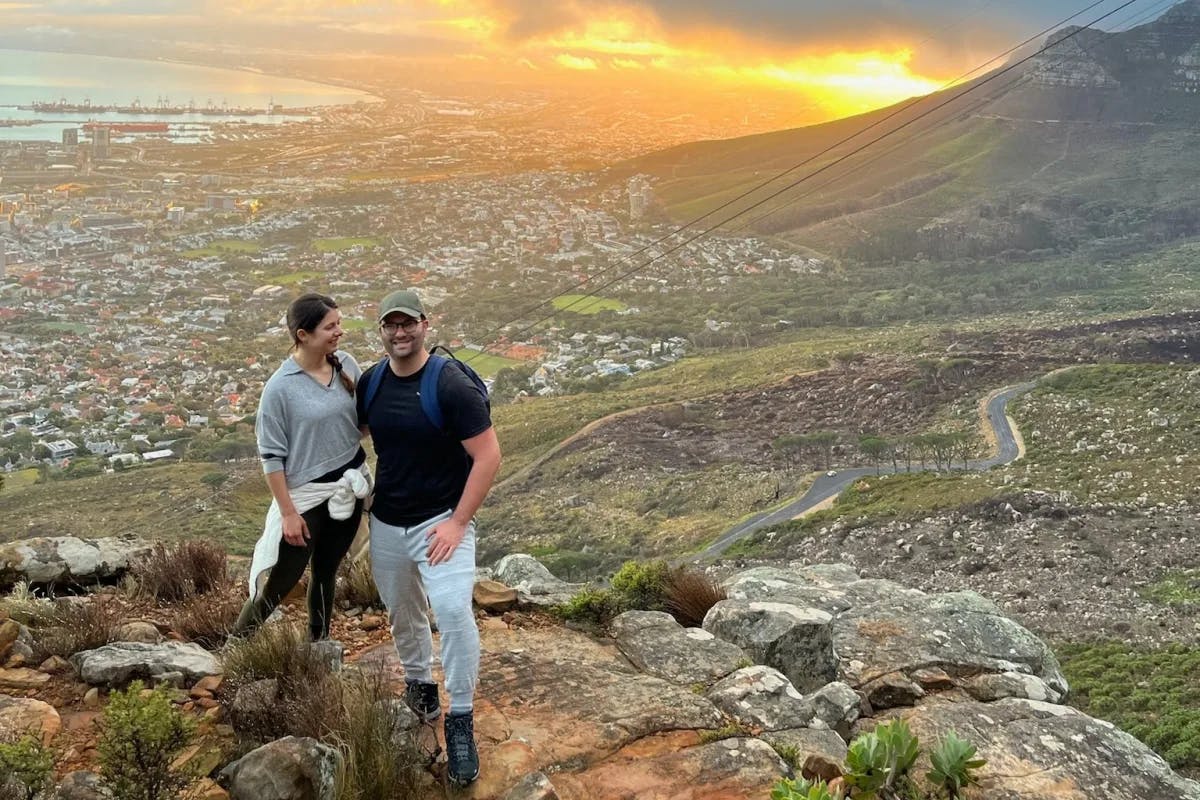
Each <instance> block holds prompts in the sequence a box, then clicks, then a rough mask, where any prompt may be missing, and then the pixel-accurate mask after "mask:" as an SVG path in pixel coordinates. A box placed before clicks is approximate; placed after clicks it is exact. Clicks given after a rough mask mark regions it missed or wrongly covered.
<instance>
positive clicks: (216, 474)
mask: <svg viewBox="0 0 1200 800" xmlns="http://www.w3.org/2000/svg"><path fill="white" fill-rule="evenodd" d="M228 480H229V473H228V472H221V471H220V470H213V471H212V472H206V473H204V474H203V475H201V476H200V482H201V483H203V484H204V485H205V486H207V487H208V488H210V489H212V490H213V493H214V494H215V493H216V492H217V491H218V490H219V489H220V488H221V487H222V486H224V485H225V482H226V481H228Z"/></svg>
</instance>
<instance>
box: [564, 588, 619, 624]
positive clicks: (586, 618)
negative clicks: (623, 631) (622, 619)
mask: <svg viewBox="0 0 1200 800" xmlns="http://www.w3.org/2000/svg"><path fill="white" fill-rule="evenodd" d="M624 610H625V608H624V607H623V605H622V603H621V599H620V598H619V597H618V596H617V595H616V593H615V592H611V591H608V590H606V589H584V590H583V591H582V592H580V593H579V594H577V595H575V596H574V597H572V598H571V599H570V600H568V601H567V602H565V603H563V604H561V605H557V606H554V608H552V609H551V612H552V613H553V614H554V615H555V616H556V617H558V618H559V619H563V620H567V621H570V622H579V623H583V624H585V625H592V626H595V627H603V626H605V625H607V624H608V623H609V622H611V621H612V619H613V617H615V616H617V615H618V614H620V613H621V612H623V611H624Z"/></svg>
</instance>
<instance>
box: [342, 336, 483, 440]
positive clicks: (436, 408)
mask: <svg viewBox="0 0 1200 800" xmlns="http://www.w3.org/2000/svg"><path fill="white" fill-rule="evenodd" d="M438 350H443V351H445V353H446V355H445V356H439V355H437V354H436V353H437V351H438ZM447 364H454V365H455V366H456V367H457V368H458V369H460V370H462V372H463V374H464V375H466V376H467V377H468V378H470V379H471V383H473V384H475V388H476V389H478V390H479V393H480V394H481V395H483V402H484V404H486V405H487V408H488V411H489V412H490V411H491V410H492V404H491V401H490V400H489V399H488V391H487V384H486V383H484V382H483V378H481V377H479V373H478V372H476V371H475V370H473V369H471V368H470V367H469V366H467V365H466V364H465V363H463V362H462V361H459V360H458V359H457V358H455V356H454V354H453V353H451V352H450V351H449V350H447V349H446V348H445V347H442V346H441V345H435V346H434V347H433V349H431V350H430V351H429V360H428V361H426V362H425V371H424V372H423V373H421V386H420V388H419V389H418V390H417V394H418V396H419V397H420V398H421V410H422V411H424V412H425V416H426V417H427V418H428V419H429V421H430V423H432V425H433V427H435V428H437V429H438V430H439V431H445V429H446V419H445V417H444V416H442V406H441V403H440V402H439V400H438V379H439V378H440V377H441V375H442V370H443V369H445V368H446V365H447ZM385 369H388V359H387V356H384V357H383V359H382V360H381V361H380V362H379V363H378V364H376V365H375V369H374V371H372V372H371V377H370V379H369V380H368V381H367V393H366V395H365V396H364V397H363V411H364V413H365V412H366V411H367V410H369V409H370V408H371V402H372V401H373V400H374V399H375V395H376V394H378V393H379V385H380V384H381V383H383V371H384V370H385Z"/></svg>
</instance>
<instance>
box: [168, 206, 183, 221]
mask: <svg viewBox="0 0 1200 800" xmlns="http://www.w3.org/2000/svg"><path fill="white" fill-rule="evenodd" d="M185 213H186V211H185V209H184V207H183V206H171V207H170V208H168V209H167V222H169V223H171V224H172V225H182V224H183V216H184V214H185Z"/></svg>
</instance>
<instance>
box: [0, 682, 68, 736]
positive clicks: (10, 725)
mask: <svg viewBox="0 0 1200 800" xmlns="http://www.w3.org/2000/svg"><path fill="white" fill-rule="evenodd" d="M60 728H62V720H61V719H60V718H59V716H58V712H57V711H56V710H55V709H54V706H52V705H50V704H49V703H44V702H42V701H41V700H34V699H33V698H25V697H9V696H8V695H5V694H0V733H2V732H8V733H18V734H31V735H33V736H36V737H37V738H38V739H39V740H40V741H41V742H42V744H50V740H51V739H53V738H54V736H55V734H57V733H58V731H59V729H60Z"/></svg>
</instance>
